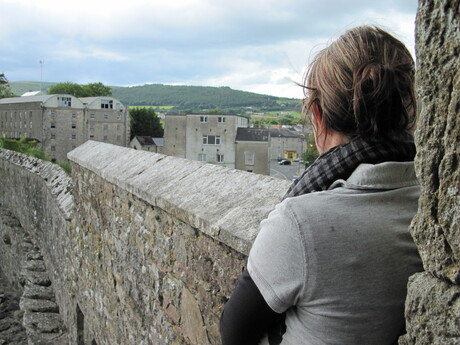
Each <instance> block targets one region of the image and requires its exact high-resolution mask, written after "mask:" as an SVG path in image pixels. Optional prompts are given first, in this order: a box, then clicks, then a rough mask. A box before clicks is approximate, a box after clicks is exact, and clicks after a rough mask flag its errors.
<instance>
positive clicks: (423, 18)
mask: <svg viewBox="0 0 460 345" xmlns="http://www.w3.org/2000/svg"><path fill="white" fill-rule="evenodd" d="M416 27H417V28H416V41H417V45H416V53H417V64H418V66H417V76H416V86H417V94H418V108H419V109H420V114H419V121H418V127H417V128H418V129H417V131H416V144H417V150H418V153H417V157H416V169H417V176H418V178H419V180H420V184H421V187H422V193H421V196H420V200H419V211H418V214H417V216H416V217H415V218H414V221H413V224H412V227H411V233H412V235H413V237H414V240H415V242H416V244H417V247H418V249H419V252H420V254H421V256H422V260H423V263H424V267H425V269H426V270H427V271H430V272H431V273H432V274H433V275H435V276H437V277H442V278H444V279H448V280H449V281H451V282H453V283H456V284H460V166H459V163H460V148H459V146H458V142H459V137H460V121H459V120H460V117H459V110H460V70H459V68H458V56H459V55H460V43H459V36H460V7H459V5H458V1H449V0H440V1H429V0H421V1H420V2H419V8H418V13H417V23H416Z"/></svg>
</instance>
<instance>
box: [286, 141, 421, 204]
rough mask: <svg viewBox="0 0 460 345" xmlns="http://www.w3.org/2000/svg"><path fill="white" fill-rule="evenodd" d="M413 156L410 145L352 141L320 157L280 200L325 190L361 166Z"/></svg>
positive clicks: (412, 149)
mask: <svg viewBox="0 0 460 345" xmlns="http://www.w3.org/2000/svg"><path fill="white" fill-rule="evenodd" d="M414 156H415V145H414V143H413V142H391V141H380V142H367V141H363V140H353V141H350V142H348V143H346V144H343V145H339V146H336V147H333V148H332V149H330V150H329V151H327V152H325V153H323V154H321V155H320V156H319V157H318V158H317V159H316V160H315V161H314V162H313V164H312V165H310V166H309V167H308V168H307V169H306V170H305V171H304V173H303V174H302V176H300V177H299V178H298V179H296V180H295V181H294V183H293V184H292V185H291V187H290V188H289V190H288V191H287V193H286V194H285V195H284V197H283V199H286V198H290V197H294V196H299V195H302V194H307V193H311V192H319V191H322V190H326V189H328V188H329V186H330V185H331V184H332V183H333V182H334V181H336V180H338V179H344V180H346V179H347V178H348V177H350V175H351V174H352V172H353V171H354V170H355V169H356V168H357V167H358V165H360V164H361V163H369V164H378V163H382V162H387V161H394V162H406V161H412V160H413V159H414Z"/></svg>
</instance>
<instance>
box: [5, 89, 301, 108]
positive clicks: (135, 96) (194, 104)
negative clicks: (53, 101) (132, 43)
mask: <svg viewBox="0 0 460 345" xmlns="http://www.w3.org/2000/svg"><path fill="white" fill-rule="evenodd" d="M9 84H10V87H11V91H12V92H13V93H14V94H16V95H18V96H19V95H22V94H23V93H24V92H28V91H38V90H39V89H40V82H9ZM55 84H56V83H51V82H43V83H41V86H42V89H43V90H45V92H46V90H48V89H49V88H50V87H51V86H53V85H55ZM111 88H112V94H113V97H115V98H117V99H119V100H120V101H121V102H122V103H123V104H125V105H129V106H155V107H157V108H159V109H162V111H164V112H167V113H183V112H204V111H221V112H222V113H230V114H232V113H239V114H242V113H245V112H248V111H249V110H251V111H253V112H273V111H275V112H276V111H299V109H300V100H298V99H292V98H281V97H275V96H268V95H261V94H257V93H252V92H245V91H238V90H233V89H231V88H229V87H209V86H181V85H177V86H176V85H162V84H147V85H142V86H133V87H120V86H111Z"/></svg>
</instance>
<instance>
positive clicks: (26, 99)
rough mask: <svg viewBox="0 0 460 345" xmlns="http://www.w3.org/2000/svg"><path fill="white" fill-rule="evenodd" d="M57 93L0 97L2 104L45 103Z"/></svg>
mask: <svg viewBox="0 0 460 345" xmlns="http://www.w3.org/2000/svg"><path fill="white" fill-rule="evenodd" d="M54 96H56V95H40V96H28V97H12V98H2V99H0V104H6V103H34V102H42V103H45V102H46V101H47V100H49V99H50V98H52V97H54Z"/></svg>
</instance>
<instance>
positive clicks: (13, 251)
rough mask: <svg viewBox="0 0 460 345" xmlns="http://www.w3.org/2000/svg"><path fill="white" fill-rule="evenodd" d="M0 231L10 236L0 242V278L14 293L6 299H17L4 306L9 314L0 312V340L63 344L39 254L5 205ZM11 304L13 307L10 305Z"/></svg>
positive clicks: (35, 344)
mask: <svg viewBox="0 0 460 345" xmlns="http://www.w3.org/2000/svg"><path fill="white" fill-rule="evenodd" d="M0 234H2V236H3V238H5V237H9V238H10V241H7V242H6V243H5V245H0V247H2V248H1V252H0V262H1V263H6V265H4V266H3V267H4V268H6V270H5V272H6V274H5V275H4V276H3V275H2V276H1V277H0V279H4V280H5V281H8V283H9V285H10V286H11V289H10V290H12V291H14V294H15V295H17V297H16V298H13V299H12V298H10V300H11V301H15V300H18V301H19V303H17V304H16V305H15V304H11V303H10V307H9V308H8V309H9V310H10V311H13V312H14V313H13V314H12V315H11V312H10V315H0V319H1V321H0V324H3V326H0V328H1V329H2V330H0V339H2V338H3V339H4V340H5V341H6V343H12V344H16V343H17V344H22V343H21V342H20V341H22V340H24V341H25V340H27V343H28V345H39V344H47V345H61V344H65V341H66V334H65V330H64V327H63V323H62V319H61V317H60V315H59V307H58V305H57V303H56V302H55V297H54V291H53V287H52V283H51V280H50V279H49V277H48V273H47V270H46V266H45V263H44V261H43V257H42V255H41V253H40V251H39V250H38V248H37V247H36V246H35V245H34V244H33V242H32V241H31V239H30V236H29V235H28V233H27V232H26V231H25V230H24V229H23V228H22V227H21V225H20V222H19V221H18V220H17V219H16V218H15V217H14V216H13V214H12V212H9V211H8V209H7V206H6V205H2V207H1V208H0ZM10 265H12V266H13V267H9V266H10ZM3 286H5V284H3ZM21 294H22V296H21ZM12 296H13V295H12ZM19 296H21V297H19ZM12 305H13V306H15V308H17V309H14V308H11V306H12ZM15 321H16V322H15ZM19 321H22V326H23V328H21V329H19V328H18V326H17V323H18V322H19ZM5 325H6V326H8V327H5ZM5 331H8V333H6V332H5ZM5 333H6V334H5ZM22 333H24V335H22ZM18 339H19V340H18ZM21 339H22V340H21ZM63 341H64V342H63ZM23 344H25V342H23Z"/></svg>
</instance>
